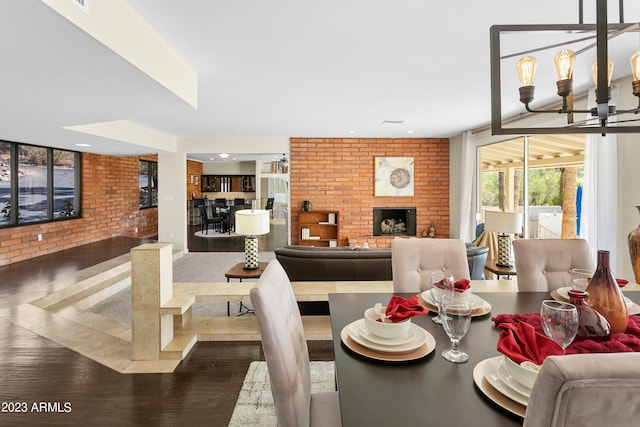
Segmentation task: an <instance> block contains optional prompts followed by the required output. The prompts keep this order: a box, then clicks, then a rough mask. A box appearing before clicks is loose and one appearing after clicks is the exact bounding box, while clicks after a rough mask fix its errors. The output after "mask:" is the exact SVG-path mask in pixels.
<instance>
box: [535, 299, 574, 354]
mask: <svg viewBox="0 0 640 427" xmlns="http://www.w3.org/2000/svg"><path fill="white" fill-rule="evenodd" d="M540 317H541V318H542V329H544V333H545V335H546V336H548V337H549V338H551V339H552V340H554V341H555V342H557V343H558V344H560V346H561V347H562V348H567V346H568V345H569V344H571V343H572V342H573V339H574V338H575V337H576V334H577V333H578V310H577V309H576V306H575V305H573V304H569V303H568V302H562V301H556V300H544V301H542V308H541V309H540Z"/></svg>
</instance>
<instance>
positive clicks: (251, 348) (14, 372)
mask: <svg viewBox="0 0 640 427" xmlns="http://www.w3.org/2000/svg"><path fill="white" fill-rule="evenodd" d="M140 243H143V241H141V240H137V239H129V238H124V237H118V238H113V239H109V240H105V241H103V242H98V243H93V244H90V245H86V246H82V247H79V248H75V249H69V250H66V251H62V252H58V253H55V254H51V255H45V256H42V257H39V258H35V259H32V260H30V261H24V262H20V263H15V264H12V265H9V266H3V267H0V277H1V278H2V279H0V297H7V296H9V295H12V294H15V293H17V292H21V291H24V290H27V289H29V287H31V286H33V285H36V284H41V283H47V282H49V281H51V280H54V279H56V278H60V277H63V276H64V275H68V274H71V273H73V272H75V271H77V270H80V269H83V268H86V267H89V266H91V265H94V264H96V263H99V262H101V261H105V260H107V259H110V258H113V257H115V256H118V255H121V254H123V253H126V252H128V251H129V249H130V248H131V247H134V246H137V245H138V244H140ZM261 244H262V242H261ZM267 245H268V243H266V242H265V246H267ZM242 250H244V247H243V248H242ZM261 250H270V249H266V248H264V246H263V249H261ZM271 250H272V249H271ZM309 350H310V356H311V359H312V360H333V358H334V355H333V345H332V343H331V342H330V341H309ZM254 360H264V356H263V353H262V348H261V345H260V343H259V342H201V343H198V344H197V345H196V346H195V348H194V349H193V350H192V351H191V353H190V354H189V355H188V356H187V358H186V359H185V360H183V361H182V362H181V363H180V365H179V366H178V368H177V369H176V371H175V372H174V373H171V374H119V373H117V372H115V371H113V370H111V369H109V368H106V367H104V366H102V365H100V364H98V363H96V362H94V361H92V360H90V359H88V358H86V357H84V356H82V355H80V354H78V353H76V352H74V351H73V350H70V349H68V348H66V347H63V346H60V345H58V344H56V343H54V342H52V341H50V340H48V339H45V338H42V337H41V336H39V335H37V334H35V333H33V332H31V331H29V330H27V329H24V328H22V327H19V326H16V325H15V324H13V323H11V322H9V321H8V320H6V319H4V318H1V317H0V404H1V405H2V407H1V408H0V425H10V426H13V425H29V426H33V425H87V426H93V425H121V426H122V425H127V426H128V425H144V426H152V425H158V426H165V425H166V426H199V425H208V426H227V425H228V423H229V420H230V418H231V414H232V412H233V408H234V406H235V402H236V399H237V397H238V393H239V392H240V388H241V386H242V382H243V380H244V377H245V374H246V372H247V369H248V366H249V363H250V362H251V361H254ZM23 402H24V403H25V404H26V408H25V406H23ZM34 404H35V406H34ZM16 408H17V409H22V408H25V409H26V412H16Z"/></svg>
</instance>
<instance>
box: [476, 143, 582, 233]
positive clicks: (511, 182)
mask: <svg viewBox="0 0 640 427" xmlns="http://www.w3.org/2000/svg"><path fill="white" fill-rule="evenodd" d="M584 146H585V138H584V136H583V135H562V136H551V135H550V136H546V135H545V136H542V135H537V136H532V137H529V138H528V140H527V144H525V141H524V139H523V138H516V139H513V140H509V141H505V142H501V143H497V144H492V145H487V146H484V147H481V148H480V159H481V164H482V172H481V186H480V193H481V197H480V204H481V212H482V209H498V210H509V211H512V210H519V211H521V212H524V208H525V202H526V207H527V209H526V210H527V214H528V217H527V222H526V227H525V228H526V230H525V231H528V237H531V238H574V237H576V236H577V235H578V234H579V233H580V219H581V212H580V198H581V194H582V181H583V173H584ZM525 147H526V148H525ZM525 152H526V157H527V159H526V160H527V162H526V165H525ZM525 180H526V183H527V187H526V188H527V192H526V193H525V185H524V184H525Z"/></svg>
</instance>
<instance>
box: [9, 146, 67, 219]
mask: <svg viewBox="0 0 640 427" xmlns="http://www.w3.org/2000/svg"><path fill="white" fill-rule="evenodd" d="M79 165H80V153H78V152H74V151H66V150H57V149H53V148H46V147H38V146H35V145H27V144H19V143H15V142H6V141H0V227H5V226H15V225H22V224H31V223H38V222H47V221H53V220H59V219H68V218H74V217H76V218H77V217H78V216H79V212H80V179H79V177H80V168H79ZM16 207H17V208H16Z"/></svg>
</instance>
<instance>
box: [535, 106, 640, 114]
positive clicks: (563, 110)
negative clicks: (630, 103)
mask: <svg viewBox="0 0 640 427" xmlns="http://www.w3.org/2000/svg"><path fill="white" fill-rule="evenodd" d="M524 108H525V109H526V110H527V111H528V112H530V113H555V114H575V113H589V114H592V113H593V111H592V110H573V109H568V108H555V109H550V110H537V109H533V108H531V107H529V104H524ZM636 110H638V109H636ZM634 111H635V110H634Z"/></svg>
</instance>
